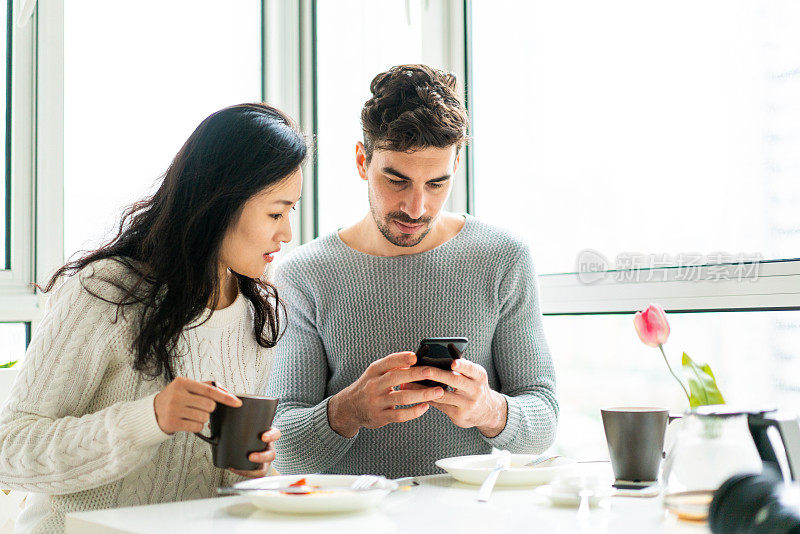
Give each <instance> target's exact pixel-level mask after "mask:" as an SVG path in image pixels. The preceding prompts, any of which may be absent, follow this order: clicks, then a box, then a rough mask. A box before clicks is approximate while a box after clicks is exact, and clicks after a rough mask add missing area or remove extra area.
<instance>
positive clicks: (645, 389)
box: [544, 311, 800, 458]
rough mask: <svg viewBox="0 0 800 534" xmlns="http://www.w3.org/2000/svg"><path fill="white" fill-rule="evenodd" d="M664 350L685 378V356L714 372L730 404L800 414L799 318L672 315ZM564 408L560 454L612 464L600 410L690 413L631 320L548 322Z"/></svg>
mask: <svg viewBox="0 0 800 534" xmlns="http://www.w3.org/2000/svg"><path fill="white" fill-rule="evenodd" d="M668 318H669V322H670V327H671V331H672V332H671V335H670V338H669V340H668V341H667V343H666V344H665V345H664V351H665V353H666V355H667V357H668V358H669V361H670V365H672V368H673V370H674V371H675V373H676V374H678V375H679V376H681V369H680V361H681V354H682V353H683V351H686V353H687V354H689V356H691V357H692V358H693V359H694V360H695V361H699V362H706V363H708V364H709V365H710V366H711V369H712V371H713V372H714V376H715V377H716V379H717V384H718V385H719V388H720V391H721V392H722V394H723V396H724V397H725V400H726V402H728V403H729V404H736V405H742V406H754V407H762V406H777V407H780V408H785V409H787V410H791V411H797V410H799V409H800V312H794V311H793V312H735V313H687V314H678V313H674V314H669V316H668ZM544 321H545V324H544V326H545V332H546V333H547V341H548V344H549V346H550V350H551V352H552V354H553V360H554V362H555V364H556V373H557V380H558V399H559V403H560V405H561V419H560V422H559V430H558V438H557V447H558V448H559V449H561V450H562V451H564V453H566V454H570V455H577V456H580V457H583V458H589V457H607V456H608V450H607V448H606V442H605V434H604V433H603V425H602V422H601V420H600V409H601V408H604V407H611V406H663V407H667V408H669V409H670V410H671V411H674V412H682V411H683V410H685V409H686V408H688V402H687V400H686V397H685V396H684V394H683V391H682V390H681V388H680V386H679V385H678V384H677V382H676V381H675V379H674V378H673V377H672V376H671V375H670V373H669V370H668V369H667V366H666V363H665V362H664V359H663V357H662V356H661V353H660V352H659V350H658V349H657V348H656V349H654V348H650V347H647V346H645V345H644V344H643V343H642V342H641V341H639V338H638V336H637V335H636V331H635V329H634V326H633V316H632V315H586V316H548V317H545V319H544Z"/></svg>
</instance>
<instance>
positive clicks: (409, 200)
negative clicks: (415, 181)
mask: <svg viewBox="0 0 800 534" xmlns="http://www.w3.org/2000/svg"><path fill="white" fill-rule="evenodd" d="M403 211H404V212H405V213H406V215H408V216H409V217H411V218H412V219H419V218H420V217H422V215H423V214H424V213H425V192H424V191H422V190H417V189H414V190H412V191H411V192H410V193H409V196H408V197H406V201H405V205H404V206H403Z"/></svg>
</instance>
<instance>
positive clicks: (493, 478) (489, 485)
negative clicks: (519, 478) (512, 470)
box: [478, 451, 511, 502]
mask: <svg viewBox="0 0 800 534" xmlns="http://www.w3.org/2000/svg"><path fill="white" fill-rule="evenodd" d="M509 467H511V453H510V452H509V451H500V454H499V455H498V456H497V465H495V466H494V469H492V471H491V473H489V476H488V477H486V480H484V481H483V484H481V489H479V490H478V501H479V502H489V497H490V496H491V495H492V489H494V484H495V482H497V477H498V476H500V471H502V470H504V469H508V468H509Z"/></svg>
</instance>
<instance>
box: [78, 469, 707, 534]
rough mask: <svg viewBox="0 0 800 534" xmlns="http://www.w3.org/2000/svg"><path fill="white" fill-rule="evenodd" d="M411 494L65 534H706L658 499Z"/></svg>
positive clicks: (84, 524) (234, 510) (105, 517)
mask: <svg viewBox="0 0 800 534" xmlns="http://www.w3.org/2000/svg"><path fill="white" fill-rule="evenodd" d="M417 480H418V481H419V482H420V485H419V486H415V487H413V488H411V489H410V490H408V491H398V492H395V493H393V494H391V495H389V496H388V497H387V498H386V500H385V501H383V503H382V504H381V506H380V507H379V508H376V509H374V510H370V511H366V512H360V513H356V514H343V515H323V516H291V515H283V514H273V513H269V512H265V511H262V510H259V509H257V508H255V507H253V506H252V505H251V504H250V503H249V501H248V500H247V498H245V497H241V496H235V497H224V498H217V499H202V500H196V501H186V502H178V503H168V504H155V505H149V506H135V507H130V508H118V509H114V510H100V511H95V512H80V513H73V514H69V515H68V516H67V520H66V531H67V533H82V534H83V533H86V534H92V533H97V532H117V533H120V532H126V533H127V532H170V533H178V532H189V533H192V534H205V533H210V532H232V533H250V532H252V533H259V534H267V533H270V534H278V533H280V534H305V533H313V534H333V533H337V532H347V533H349V534H368V533H373V532H375V533H380V534H389V533H395V532H396V533H409V534H412V533H413V534H416V533H418V532H431V533H434V532H435V533H436V534H461V533H472V532H481V533H483V532H485V533H505V532H519V533H528V532H530V533H549V532H553V533H564V534H583V533H592V534H594V533H597V534H600V533H603V534H605V533H645V534H656V533H675V534H680V533H687V534H688V533H707V532H710V530H709V529H708V527H707V526H706V525H704V524H694V523H687V522H684V521H679V520H677V519H676V518H674V517H672V516H671V515H668V514H666V513H665V511H664V508H663V506H662V503H661V498H660V497H654V498H643V497H639V498H635V497H612V498H611V499H609V500H608V501H607V502H606V503H605V506H604V507H602V508H593V509H592V510H591V512H590V513H589V515H588V517H587V516H585V515H584V516H582V517H580V516H579V515H578V513H577V510H576V509H575V508H556V507H552V506H551V505H550V503H549V501H548V500H547V499H546V498H545V497H544V496H542V495H541V494H539V493H537V492H536V491H535V488H524V489H519V488H499V487H498V488H495V491H494V493H493V494H492V498H491V500H490V502H488V503H479V502H477V501H476V499H475V498H476V495H477V487H476V486H468V485H466V484H461V483H460V482H456V481H455V480H454V479H452V478H451V477H450V476H449V475H431V476H425V477H417Z"/></svg>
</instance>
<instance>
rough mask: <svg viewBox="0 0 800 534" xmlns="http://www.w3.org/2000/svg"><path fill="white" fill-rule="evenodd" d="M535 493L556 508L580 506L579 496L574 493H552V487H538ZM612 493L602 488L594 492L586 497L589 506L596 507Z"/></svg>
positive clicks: (608, 489)
mask: <svg viewBox="0 0 800 534" xmlns="http://www.w3.org/2000/svg"><path fill="white" fill-rule="evenodd" d="M536 493H538V494H540V495H544V496H545V497H547V498H548V499H550V502H551V503H553V504H554V505H556V506H580V504H581V497H580V495H576V494H575V493H571V492H570V493H567V492H564V493H561V492H557V491H553V486H540V487H538V488H536ZM611 494H612V491H611V489H610V488H602V489H597V490H595V491H594V493H593V494H592V495H590V496H589V497H588V500H589V506H597V505H598V504H599V503H600V501H602V500H603V499H605V498H607V497H610V496H611Z"/></svg>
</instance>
